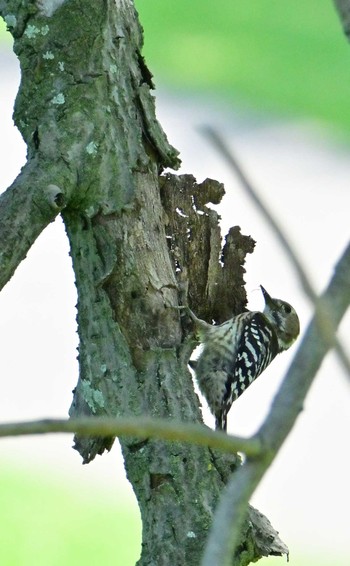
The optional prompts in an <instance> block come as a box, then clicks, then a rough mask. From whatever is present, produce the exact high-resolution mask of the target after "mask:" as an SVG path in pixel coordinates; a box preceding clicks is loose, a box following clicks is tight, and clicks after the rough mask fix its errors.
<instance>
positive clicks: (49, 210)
mask: <svg viewBox="0 0 350 566" xmlns="http://www.w3.org/2000/svg"><path fill="white" fill-rule="evenodd" d="M59 167H60V168H59V169H58V166H56V165H54V166H50V167H48V166H45V165H44V164H43V163H42V162H41V161H40V159H38V158H35V159H32V160H30V161H28V162H27V164H26V165H25V166H24V167H23V169H22V171H21V173H20V174H19V175H18V177H17V178H16V179H15V181H14V182H13V183H12V185H11V187H9V188H8V189H7V190H6V191H5V192H4V193H2V194H1V195H0V289H2V287H4V285H6V283H7V282H8V281H9V280H10V278H11V277H12V275H13V273H14V272H15V270H16V268H17V267H18V265H19V264H20V262H21V261H22V260H23V259H24V258H25V257H26V254H27V252H28V250H29V249H30V247H31V246H32V244H33V243H34V242H35V240H36V238H37V237H38V236H39V234H40V233H41V232H42V231H43V230H44V228H46V226H47V225H48V224H49V223H50V222H52V221H53V220H54V219H55V218H56V216H57V215H58V214H59V212H60V211H61V210H62V208H63V207H64V206H65V204H66V202H67V198H68V193H69V192H70V186H71V183H70V182H66V179H65V180H64V181H63V184H62V183H59V181H58V180H59V179H60V180H61V181H62V180H63V179H64V173H63V172H64V171H65V169H64V168H62V164H61V165H60V166H59ZM57 183H59V184H62V186H61V187H58V186H57Z"/></svg>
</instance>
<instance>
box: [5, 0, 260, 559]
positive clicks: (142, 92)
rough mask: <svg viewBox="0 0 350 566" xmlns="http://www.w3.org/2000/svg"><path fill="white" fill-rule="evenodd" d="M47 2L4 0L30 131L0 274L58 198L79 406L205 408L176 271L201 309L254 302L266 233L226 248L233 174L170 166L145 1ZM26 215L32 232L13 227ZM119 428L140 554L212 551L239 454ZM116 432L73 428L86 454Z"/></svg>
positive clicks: (250, 543) (8, 202) (250, 537)
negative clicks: (144, 25) (142, 9)
mask: <svg viewBox="0 0 350 566" xmlns="http://www.w3.org/2000/svg"><path fill="white" fill-rule="evenodd" d="M42 5H43V3H42V2H34V1H31V2H26V3H23V2H19V1H16V0H10V1H8V2H5V1H3V0H0V14H1V15H2V16H3V17H4V18H5V19H7V22H8V25H9V27H10V29H11V32H12V34H13V37H14V40H15V43H14V49H15V52H16V54H17V55H18V57H19V60H20V64H21V73H22V79H21V86H20V90H19V94H18V97H17V101H16V107H15V120H16V124H17V126H18V127H19V129H20V131H21V133H22V135H23V137H24V139H25V141H26V143H27V146H28V162H27V165H26V167H25V169H24V172H22V175H20V176H19V177H18V179H17V180H16V181H15V183H14V185H13V187H12V188H11V189H9V191H7V193H5V195H4V196H3V197H2V199H1V201H0V215H2V214H3V215H2V216H1V217H2V218H5V212H3V211H5V209H6V210H10V211H11V215H8V216H6V222H4V223H3V225H2V231H3V234H4V236H5V237H4V238H3V239H2V246H3V255H2V256H1V257H3V258H5V259H4V262H5V264H4V270H3V273H5V274H7V275H6V277H8V278H9V276H10V275H11V274H12V273H13V271H14V269H15V268H16V266H17V264H18V263H19V262H20V261H21V259H23V257H24V256H25V253H26V251H28V249H29V248H30V246H31V245H32V243H33V242H34V241H35V238H36V237H37V236H38V234H39V233H40V231H41V230H43V229H44V227H45V226H46V225H47V224H48V223H49V222H51V221H52V220H53V219H54V218H55V216H56V215H57V214H58V213H59V212H61V213H62V218H63V220H64V223H65V227H66V231H67V235H68V238H69V242H70V248H71V257H72V261H73V268H74V272H75V277H76V285H77V290H78V305H77V322H78V332H79V339H80V345H79V366H80V375H79V379H78V383H77V387H76V389H75V391H74V399H73V403H72V406H71V409H70V414H71V416H72V417H73V418H75V417H79V416H83V415H90V416H91V417H93V416H96V415H109V416H116V415H129V416H130V415H139V414H147V415H151V416H163V417H167V418H169V419H177V420H183V421H201V411H200V404H199V400H198V398H197V396H196V394H195V391H194V388H193V383H192V377H191V374H190V373H189V371H188V368H187V361H188V355H189V352H190V349H191V347H192V346H193V345H194V341H193V338H191V329H190V328H188V327H186V325H185V324H184V322H183V320H182V318H181V316H180V312H179V311H178V310H177V309H176V308H173V307H177V306H178V304H179V301H181V299H182V295H181V289H180V287H181V285H180V284H179V275H180V274H181V275H182V276H183V275H184V274H185V275H186V277H187V279H188V301H189V304H190V306H191V307H192V309H193V310H194V311H195V312H196V314H197V315H198V316H200V317H202V318H204V319H206V320H208V321H212V320H215V321H216V322H222V321H223V320H225V319H227V318H229V317H230V316H232V315H233V314H236V313H238V312H241V311H242V310H244V308H245V304H246V297H245V291H244V280H243V274H244V267H243V265H244V260H245V256H246V254H247V253H251V252H252V251H253V247H254V242H253V240H252V239H251V238H250V237H247V236H243V235H242V234H241V233H240V230H239V228H238V227H235V228H231V230H230V231H229V233H228V235H227V236H226V242H225V244H224V246H223V247H222V242H221V233H220V229H219V224H218V222H219V217H218V215H217V213H216V212H215V211H214V210H212V209H211V208H210V207H209V206H207V205H208V203H210V202H211V203H214V204H218V202H219V201H220V200H221V198H222V196H223V194H224V189H223V186H222V185H221V184H220V183H218V182H216V181H212V180H206V181H204V182H203V183H201V184H197V183H196V181H195V179H194V178H193V177H192V176H191V175H185V176H179V177H178V176H176V175H173V174H170V173H166V174H162V172H163V170H164V169H165V168H169V167H172V168H173V169H175V168H176V167H177V166H178V164H179V159H178V156H177V151H176V150H175V149H174V148H173V147H172V146H171V145H170V144H169V143H168V141H167V138H166V136H165V134H164V132H163V130H162V128H161V126H160V125H159V123H158V122H157V120H156V117H155V110H154V98H153V95H152V93H151V90H152V87H153V85H152V80H151V74H150V72H149V71H148V69H147V66H146V63H145V61H144V60H143V58H142V56H141V50H142V31H141V28H140V25H139V23H138V19H137V14H136V11H135V9H134V6H133V3H132V2H131V1H130V0H118V1H113V0H107V1H104V2H102V1H96V0H84V2H83V1H82V0H80V1H79V0H70V1H69V2H67V1H66V2H57V3H56V4H55V9H53V10H52V11H47V10H43V7H42ZM31 182H32V183H34V185H35V189H34V188H33V187H32V186H31ZM48 187H58V192H57V195H59V205H58V204H57V203H56V202H55V203H54V204H55V206H53V205H52V202H50V203H49V202H48ZM32 195H34V198H32ZM50 195H51V196H52V194H51V193H50ZM55 195H56V193H55ZM50 198H51V197H50ZM55 198H56V197H55ZM21 199H22V200H21ZM51 200H52V199H51ZM20 206H21V207H22V209H21V214H19V212H18V210H19V209H20ZM232 216H233V217H234V211H233V212H232ZM14 217H15V218H16V220H17V224H16V223H14V222H13V219H14ZM32 218H35V220H36V221H35V222H34V223H32V224H31V223H30V219H32ZM11 221H12V223H11ZM13 225H15V226H16V230H19V229H21V230H23V232H24V233H25V238H22V239H19V238H17V240H18V241H17V240H16V237H15V234H14V230H13ZM33 226H34V227H33ZM16 235H17V234H16ZM120 442H121V446H122V450H123V454H124V458H125V468H126V473H127V476H128V478H129V479H130V481H131V483H132V485H133V488H134V491H135V494H136V496H137V499H138V502H139V505H140V510H141V516H142V520H143V544H142V555H141V559H140V562H139V564H140V565H146V564H148V565H149V564H158V565H159V564H164V565H166V564H169V565H170V564H171V565H174V564H199V562H200V557H201V555H202V552H203V548H204V545H205V541H206V537H207V534H208V529H209V527H210V524H211V522H212V519H213V513H214V510H215V507H216V503H217V501H218V497H219V495H220V493H221V491H222V488H223V486H224V484H225V483H226V481H227V477H228V474H229V473H231V472H232V470H233V469H234V468H235V466H237V465H239V460H238V459H237V458H236V457H235V456H234V455H233V456H231V457H226V458H223V457H222V456H220V455H218V454H215V453H213V452H212V451H210V450H208V449H205V448H200V447H196V446H191V445H188V444H186V445H185V444H182V443H175V442H172V443H165V442H161V441H155V440H152V439H146V440H143V441H142V442H140V441H139V440H138V439H136V438H131V439H130V438H129V439H123V438H122V439H120ZM112 444H113V439H111V438H109V439H106V438H86V437H78V438H76V448H77V449H78V450H79V452H80V454H81V455H82V458H83V461H84V462H86V463H87V462H89V461H91V460H93V458H94V457H95V456H96V454H102V453H103V452H104V450H106V449H107V450H109V449H110V448H111V446H112ZM251 520H253V521H254V519H251ZM267 533H270V531H269V530H268V529H267ZM254 537H255V534H254V530H253V529H247V531H246V532H245V534H244V541H243V542H244V560H245V563H247V556H248V558H249V559H251V560H256V559H257V558H258V557H259V556H261V552H260V551H258V550H257V546H256V545H255V544H254V540H255V539H254ZM247 549H249V552H248V550H247ZM247 553H248V554H247ZM237 560H238V561H239V560H240V559H239V557H238V558H237ZM237 563H238V562H237Z"/></svg>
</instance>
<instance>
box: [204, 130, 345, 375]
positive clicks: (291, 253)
mask: <svg viewBox="0 0 350 566" xmlns="http://www.w3.org/2000/svg"><path fill="white" fill-rule="evenodd" d="M205 132H206V135H207V136H208V138H209V139H210V140H211V142H212V143H213V145H214V146H215V147H216V148H217V149H218V150H219V152H220V153H221V154H222V155H223V157H224V158H225V159H226V161H227V162H228V164H229V165H230V167H231V168H232V169H233V171H234V172H235V173H236V175H237V177H238V178H239V180H240V182H241V184H242V187H243V188H244V190H245V191H246V193H247V195H248V196H249V197H250V198H251V200H252V201H253V203H254V204H255V206H256V207H257V209H258V210H259V211H260V212H261V215H262V216H263V218H264V219H265V220H266V222H267V224H268V225H269V226H270V227H271V228H272V230H273V231H274V233H275V236H276V237H277V240H278V241H279V242H280V244H281V245H282V247H283V249H284V251H285V252H286V255H287V257H288V258H289V260H290V262H291V264H292V265H293V267H294V269H295V271H296V273H297V275H298V277H299V280H300V283H301V285H302V288H303V290H304V292H305V294H306V295H307V297H308V298H309V299H310V301H311V302H312V303H313V304H314V305H315V306H317V312H318V318H319V321H320V326H321V329H322V332H323V333H324V335H326V336H327V339H328V341H329V342H331V343H332V345H333V347H334V348H335V350H336V352H337V355H338V357H339V359H340V361H341V363H342V365H343V368H344V369H345V372H346V374H347V376H348V377H350V360H349V358H348V356H347V354H346V351H345V349H344V347H343V346H342V344H341V342H340V341H339V339H338V338H336V337H334V335H333V332H332V328H331V326H330V325H329V323H328V321H329V313H328V311H327V309H326V308H325V307H326V305H324V306H322V305H317V302H318V297H317V293H316V291H315V289H314V288H313V286H312V284H311V281H310V277H309V275H308V273H307V269H306V267H305V266H304V265H303V263H302V261H301V260H300V259H299V257H298V255H297V253H296V251H295V250H294V248H293V246H292V245H291V243H290V241H289V239H288V237H287V236H286V234H285V233H284V230H283V229H282V227H281V226H280V225H279V223H278V222H277V220H276V218H275V217H274V216H273V214H271V212H270V211H269V209H268V208H267V206H266V205H265V204H264V203H263V201H262V200H261V198H260V197H259V196H258V193H257V191H256V190H255V188H254V186H253V184H252V183H251V181H250V180H249V179H248V177H247V175H246V173H245V172H244V171H243V169H242V167H241V165H240V164H239V163H238V161H237V159H236V157H235V156H234V155H233V153H232V150H230V149H229V148H228V146H227V144H226V143H225V141H224V140H223V138H222V137H221V136H220V135H219V133H218V132H217V131H216V130H214V129H213V128H211V127H206V128H205Z"/></svg>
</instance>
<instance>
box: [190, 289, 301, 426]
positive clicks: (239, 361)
mask: <svg viewBox="0 0 350 566" xmlns="http://www.w3.org/2000/svg"><path fill="white" fill-rule="evenodd" d="M261 289H262V292H263V295H264V299H265V309H264V312H259V311H255V312H251V311H248V312H244V313H242V314H239V315H237V316H235V317H233V318H232V319H230V320H228V321H227V322H224V323H223V324H220V325H219V326H212V325H210V324H208V323H206V322H204V321H203V320H200V319H198V318H197V317H196V316H195V315H194V314H193V313H192V311H189V314H190V316H191V318H192V319H193V320H194V322H195V326H196V329H197V332H198V335H199V339H200V341H201V343H202V344H203V351H202V353H201V354H200V356H199V358H198V360H197V361H196V362H192V363H191V366H192V367H193V368H194V369H195V374H196V379H197V381H198V385H199V388H200V390H201V392H202V393H203V395H204V396H205V398H206V400H207V402H208V405H209V408H210V410H211V411H212V413H213V414H214V416H215V419H216V428H217V429H220V430H226V426H227V414H228V412H229V410H230V408H231V405H232V403H233V402H234V401H235V400H236V399H237V398H238V397H239V396H240V395H241V394H242V393H243V392H244V391H245V390H246V389H247V387H249V385H250V384H251V383H252V382H253V381H254V380H255V379H256V378H257V377H258V376H259V375H260V374H261V373H262V372H263V371H264V369H266V367H267V366H268V365H269V364H270V363H271V361H272V360H273V359H274V358H275V356H276V355H277V354H279V353H280V352H282V351H283V350H287V349H288V348H289V347H290V346H291V345H292V344H293V342H294V341H295V340H296V338H297V336H298V334H299V319H298V315H297V314H296V312H295V310H294V309H293V307H292V306H291V305H289V304H288V303H286V302H284V301H281V300H279V299H272V298H271V297H270V295H269V294H268V293H267V292H266V291H265V289H264V288H263V287H261Z"/></svg>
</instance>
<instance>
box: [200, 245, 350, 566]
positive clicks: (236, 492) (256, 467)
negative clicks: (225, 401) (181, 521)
mask: <svg viewBox="0 0 350 566" xmlns="http://www.w3.org/2000/svg"><path fill="white" fill-rule="evenodd" d="M349 281H350V244H349V245H348V247H347V249H346V250H345V252H344V254H343V256H342V258H341V259H340V261H339V263H338V265H337V267H336V270H335V273H334V275H333V277H332V280H331V282H330V284H329V286H328V288H327V290H326V292H325V293H324V295H323V296H322V297H321V301H322V303H321V301H320V302H319V304H323V302H325V303H326V304H327V305H328V306H329V308H330V312H331V313H332V317H331V320H330V324H331V326H332V328H333V332H335V331H336V329H337V327H338V325H339V323H340V321H341V319H342V317H343V315H344V314H345V312H346V310H347V308H348V306H349V304H350V285H349ZM318 315H319V313H318V312H317V311H316V313H315V315H314V317H313V319H312V321H311V322H310V324H309V326H308V328H307V330H306V333H305V336H304V339H303V341H302V343H301V345H300V346H299V349H298V351H297V353H296V355H295V358H294V360H293V363H292V365H291V367H290V369H289V370H288V372H287V375H286V376H285V378H284V380H283V383H282V385H281V387H280V390H279V391H278V393H277V395H276V397H275V399H274V402H273V405H272V407H271V410H270V413H269V415H268V416H267V418H266V420H265V422H264V423H263V425H262V426H261V428H260V430H259V431H258V433H257V435H256V436H255V437H254V438H259V439H260V441H261V444H262V446H263V448H264V450H263V451H262V455H261V457H257V458H248V459H247V461H246V462H245V464H243V466H242V467H240V468H239V469H238V470H236V472H235V473H234V474H233V475H232V477H231V479H230V481H229V482H228V484H227V486H226V488H225V489H224V491H223V493H222V496H221V498H220V503H219V506H218V508H217V511H216V514H215V519H214V522H213V525H212V529H211V532H210V535H209V538H208V543H207V547H206V550H205V555H204V558H203V562H202V566H211V565H212V564H220V565H221V566H226V565H229V564H232V556H233V554H234V552H235V548H236V547H237V545H238V544H239V542H240V536H241V535H240V533H241V527H242V525H243V523H244V520H245V518H246V515H247V508H248V503H249V500H250V497H251V495H252V494H253V492H254V490H255V488H256V486H257V485H258V483H259V481H260V479H261V478H262V477H263V475H264V473H265V472H266V470H267V468H268V467H269V466H270V464H271V462H272V461H273V459H274V458H275V456H276V454H277V452H278V450H279V448H280V447H281V445H282V444H283V442H284V440H285V439H286V437H287V435H288V434H289V432H290V431H291V429H292V428H293V426H294V423H295V421H296V419H297V417H298V415H299V413H300V411H301V410H302V408H303V403H304V399H305V397H306V394H307V392H308V391H309V389H310V386H311V384H312V381H313V379H314V377H315V375H316V373H317V371H318V369H319V367H320V365H321V363H322V360H323V359H324V357H325V356H326V354H327V352H328V350H329V349H330V344H329V341H328V340H327V339H325V336H324V334H323V332H322V330H321V328H320V325H319V322H318Z"/></svg>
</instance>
